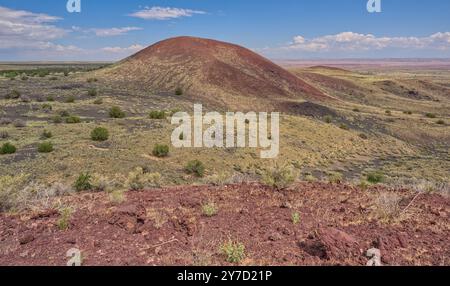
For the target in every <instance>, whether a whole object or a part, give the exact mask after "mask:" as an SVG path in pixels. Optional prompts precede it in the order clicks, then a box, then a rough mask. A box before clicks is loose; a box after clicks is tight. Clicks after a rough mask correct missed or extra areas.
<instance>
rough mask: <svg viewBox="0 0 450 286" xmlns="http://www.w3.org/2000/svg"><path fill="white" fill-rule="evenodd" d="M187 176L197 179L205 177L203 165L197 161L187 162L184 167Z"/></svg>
mask: <svg viewBox="0 0 450 286" xmlns="http://www.w3.org/2000/svg"><path fill="white" fill-rule="evenodd" d="M185 170H186V172H187V173H188V174H194V175H196V176H197V177H203V176H204V175H205V165H204V164H203V163H202V162H201V161H199V160H193V161H189V162H188V163H187V165H186V167H185Z"/></svg>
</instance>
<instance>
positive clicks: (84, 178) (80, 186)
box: [73, 173, 92, 192]
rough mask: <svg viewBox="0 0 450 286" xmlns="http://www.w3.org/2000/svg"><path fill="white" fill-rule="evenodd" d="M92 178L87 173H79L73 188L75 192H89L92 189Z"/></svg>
mask: <svg viewBox="0 0 450 286" xmlns="http://www.w3.org/2000/svg"><path fill="white" fill-rule="evenodd" d="M91 179H92V176H91V175H90V174H89V173H81V174H80V175H79V176H78V178H77V180H76V181H75V183H74V185H73V187H74V189H75V190H76V191H77V192H81V191H89V190H91V189H92V183H91Z"/></svg>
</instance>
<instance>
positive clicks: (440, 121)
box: [436, 119, 445, 125]
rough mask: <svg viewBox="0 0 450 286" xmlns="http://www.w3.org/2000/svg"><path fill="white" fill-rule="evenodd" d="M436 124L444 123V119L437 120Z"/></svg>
mask: <svg viewBox="0 0 450 286" xmlns="http://www.w3.org/2000/svg"><path fill="white" fill-rule="evenodd" d="M436 124H439V125H445V121H444V120H442V119H441V120H438V121H437V122H436Z"/></svg>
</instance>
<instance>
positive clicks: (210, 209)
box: [202, 202, 219, 217]
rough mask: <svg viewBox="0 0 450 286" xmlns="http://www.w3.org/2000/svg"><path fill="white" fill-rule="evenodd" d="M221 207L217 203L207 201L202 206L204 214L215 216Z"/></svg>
mask: <svg viewBox="0 0 450 286" xmlns="http://www.w3.org/2000/svg"><path fill="white" fill-rule="evenodd" d="M218 212H219V208H218V207H217V205H216V204H215V203H211V202H210V203H207V204H204V205H203V206H202V213H203V215H204V216H207V217H213V216H215V215H217V213H218Z"/></svg>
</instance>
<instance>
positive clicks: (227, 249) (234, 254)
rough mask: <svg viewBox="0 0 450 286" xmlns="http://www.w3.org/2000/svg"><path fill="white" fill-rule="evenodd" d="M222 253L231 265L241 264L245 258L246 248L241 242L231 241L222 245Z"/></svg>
mask: <svg viewBox="0 0 450 286" xmlns="http://www.w3.org/2000/svg"><path fill="white" fill-rule="evenodd" d="M220 252H221V253H222V254H223V255H224V256H225V259H226V261H227V262H229V263H239V262H241V261H242V260H243V259H244V258H245V246H244V245H243V244H242V243H240V242H233V241H231V240H229V241H227V242H225V243H224V244H222V246H221V247H220Z"/></svg>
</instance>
